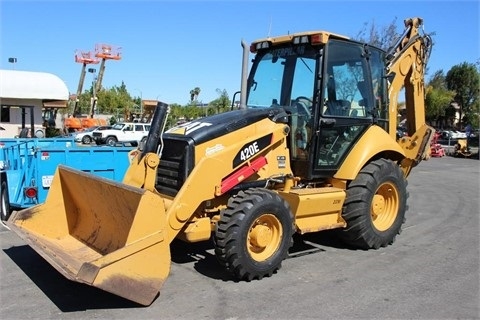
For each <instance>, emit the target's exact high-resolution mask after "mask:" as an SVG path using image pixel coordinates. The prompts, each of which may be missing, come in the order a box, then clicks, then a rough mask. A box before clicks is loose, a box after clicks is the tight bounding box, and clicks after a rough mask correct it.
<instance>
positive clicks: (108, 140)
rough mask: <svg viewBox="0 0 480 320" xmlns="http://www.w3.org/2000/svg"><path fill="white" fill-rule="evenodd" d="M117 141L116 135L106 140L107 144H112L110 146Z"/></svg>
mask: <svg viewBox="0 0 480 320" xmlns="http://www.w3.org/2000/svg"><path fill="white" fill-rule="evenodd" d="M116 143H117V138H115V137H108V138H107V139H106V140H105V144H106V145H107V146H110V147H113V146H114V145H115V144H116Z"/></svg>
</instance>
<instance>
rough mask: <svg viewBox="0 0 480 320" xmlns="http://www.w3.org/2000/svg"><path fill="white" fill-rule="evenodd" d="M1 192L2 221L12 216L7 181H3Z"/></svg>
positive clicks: (0, 208) (0, 209) (0, 210)
mask: <svg viewBox="0 0 480 320" xmlns="http://www.w3.org/2000/svg"><path fill="white" fill-rule="evenodd" d="M0 189H1V192H0V216H1V219H2V221H7V220H8V218H10V213H11V212H10V199H9V197H8V186H7V182H6V181H2V183H1V188H0Z"/></svg>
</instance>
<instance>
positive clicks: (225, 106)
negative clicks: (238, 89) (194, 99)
mask: <svg viewBox="0 0 480 320" xmlns="http://www.w3.org/2000/svg"><path fill="white" fill-rule="evenodd" d="M216 91H217V94H218V96H219V97H218V98H217V99H215V100H213V101H211V102H210V103H209V107H210V106H211V107H213V108H214V109H215V112H216V113H217V114H218V113H222V112H225V111H227V110H229V109H230V105H231V102H230V98H229V97H228V93H227V90H225V89H223V90H220V89H217V90H216Z"/></svg>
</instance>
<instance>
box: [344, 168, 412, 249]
mask: <svg viewBox="0 0 480 320" xmlns="http://www.w3.org/2000/svg"><path fill="white" fill-rule="evenodd" d="M407 198H408V192H407V180H406V179H405V177H404V175H403V172H402V170H401V169H400V167H399V166H398V165H397V164H395V163H394V162H392V161H390V160H386V159H379V160H376V161H373V162H371V163H369V164H368V165H367V166H365V168H363V169H362V170H361V171H360V173H359V174H358V176H357V178H356V179H355V180H354V181H352V182H351V183H350V185H349V186H348V188H347V196H346V199H345V204H344V206H343V213H342V217H343V219H345V221H346V222H347V226H346V228H345V229H343V230H341V231H340V232H339V235H340V238H341V239H342V240H343V241H344V242H345V243H346V244H348V245H350V246H352V247H355V248H359V249H365V250H366V249H378V248H380V247H386V246H387V245H389V244H392V243H393V242H394V241H395V237H396V236H397V234H399V233H400V232H401V230H402V229H401V228H402V224H403V223H404V222H405V212H406V210H407V208H408V207H407Z"/></svg>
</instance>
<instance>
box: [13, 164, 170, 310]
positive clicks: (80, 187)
mask: <svg viewBox="0 0 480 320" xmlns="http://www.w3.org/2000/svg"><path fill="white" fill-rule="evenodd" d="M7 224H8V226H9V227H10V228H11V230H13V231H14V232H16V233H17V234H18V235H19V236H20V237H21V238H22V239H24V240H25V241H26V242H27V243H28V244H29V245H30V246H31V247H32V248H33V249H34V250H35V251H37V253H39V254H40V255H41V256H42V257H43V258H44V259H45V260H47V261H48V262H49V263H50V264H51V265H52V266H53V267H54V268H55V269H57V270H58V271H59V272H60V273H61V274H63V275H64V276H65V277H66V278H68V279H70V280H73V281H77V282H81V283H86V284H88V285H91V286H94V287H98V288H100V289H102V290H105V291H108V292H111V293H113V294H116V295H118V296H121V297H124V298H126V299H129V300H132V301H135V302H137V303H139V304H142V305H150V304H151V303H152V301H153V300H154V299H155V297H156V296H157V294H158V293H159V290H160V288H161V287H162V285H163V283H164V281H165V279H166V278H167V276H168V274H169V271H170V263H171V261H170V244H169V241H168V240H167V230H166V218H165V208H164V203H163V200H162V199H161V197H159V196H158V195H156V194H154V193H153V192H151V191H148V190H144V189H140V188H136V187H132V186H129V185H125V184H122V183H118V182H115V181H111V180H108V179H105V178H101V177H98V176H94V175H91V174H88V173H85V172H82V171H78V170H75V169H72V168H69V167H66V166H61V165H60V166H59V167H58V169H57V172H56V173H55V177H54V179H53V182H52V185H51V188H50V191H49V193H48V196H47V199H46V201H45V203H44V204H41V205H37V206H34V207H31V208H28V209H25V210H22V211H17V212H14V213H13V214H12V216H11V217H10V219H9V220H8V222H7Z"/></svg>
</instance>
